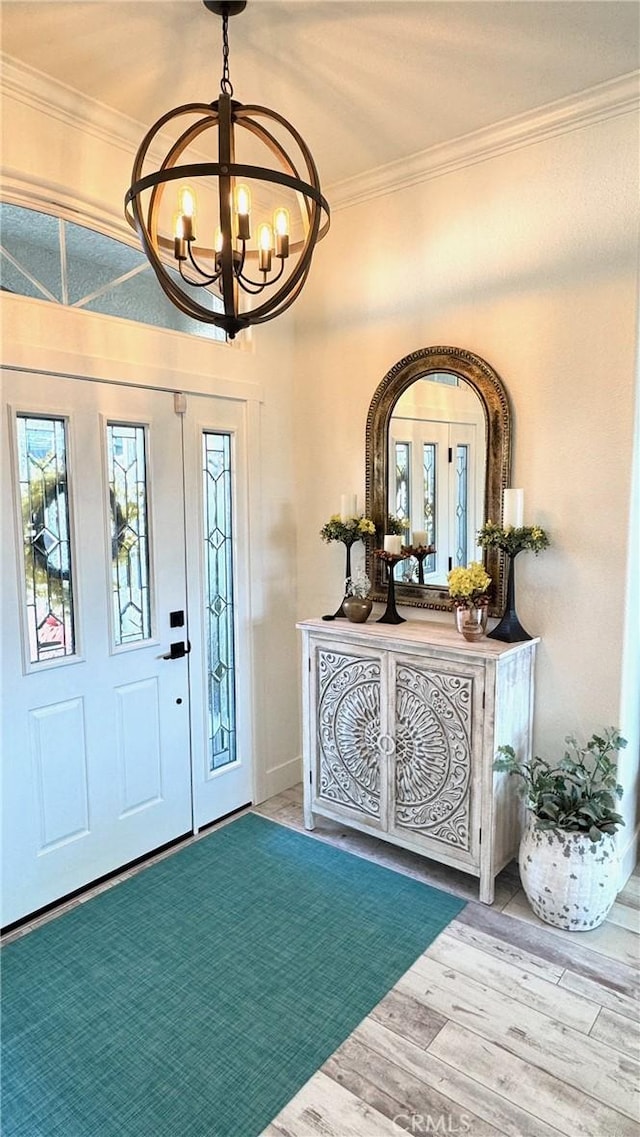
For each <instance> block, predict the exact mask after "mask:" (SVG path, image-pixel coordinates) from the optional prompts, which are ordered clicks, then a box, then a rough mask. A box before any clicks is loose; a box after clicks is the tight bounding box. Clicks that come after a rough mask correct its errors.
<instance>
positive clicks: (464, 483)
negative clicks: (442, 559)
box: [455, 445, 469, 565]
mask: <svg viewBox="0 0 640 1137" xmlns="http://www.w3.org/2000/svg"><path fill="white" fill-rule="evenodd" d="M455 500H456V551H455V563H456V565H466V563H467V533H468V528H469V508H468V500H469V447H468V446H466V445H458V446H456V499H455Z"/></svg>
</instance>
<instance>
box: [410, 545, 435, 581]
mask: <svg viewBox="0 0 640 1137" xmlns="http://www.w3.org/2000/svg"><path fill="white" fill-rule="evenodd" d="M402 549H403V552H405V553H406V554H407V556H408V557H415V559H416V560H417V562H418V584H424V562H425V558H426V557H430V556H431V554H432V553H435V551H436V547H435V545H403V546H402Z"/></svg>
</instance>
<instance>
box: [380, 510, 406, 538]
mask: <svg viewBox="0 0 640 1137" xmlns="http://www.w3.org/2000/svg"><path fill="white" fill-rule="evenodd" d="M408 529H409V518H408V517H396V515H395V513H389V514H388V515H387V520H386V524H385V529H384V531H385V533H388V534H389V535H390V536H393V537H406V536H407V532H408Z"/></svg>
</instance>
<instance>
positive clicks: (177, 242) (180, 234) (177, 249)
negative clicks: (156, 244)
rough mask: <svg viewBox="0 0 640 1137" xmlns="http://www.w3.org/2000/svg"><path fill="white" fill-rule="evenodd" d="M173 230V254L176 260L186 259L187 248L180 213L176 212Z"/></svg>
mask: <svg viewBox="0 0 640 1137" xmlns="http://www.w3.org/2000/svg"><path fill="white" fill-rule="evenodd" d="M173 232H174V237H173V255H174V257H175V258H176V260H177V261H186V259H187V249H186V242H185V239H184V221H183V218H182V214H181V213H176V217H175V221H174V230H173Z"/></svg>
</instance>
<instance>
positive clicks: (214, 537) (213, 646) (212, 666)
mask: <svg viewBox="0 0 640 1137" xmlns="http://www.w3.org/2000/svg"><path fill="white" fill-rule="evenodd" d="M203 472H204V534H205V549H204V552H205V605H206V623H207V628H206V639H207V693H208V720H209V769H210V770H211V771H215V770H219V769H221V768H222V767H224V766H228V765H230V764H231V763H232V762H235V761H236V704H235V671H236V668H235V645H234V597H233V517H232V493H231V490H232V485H231V435H229V434H227V433H218V432H209V431H205V433H204V434H203Z"/></svg>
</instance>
